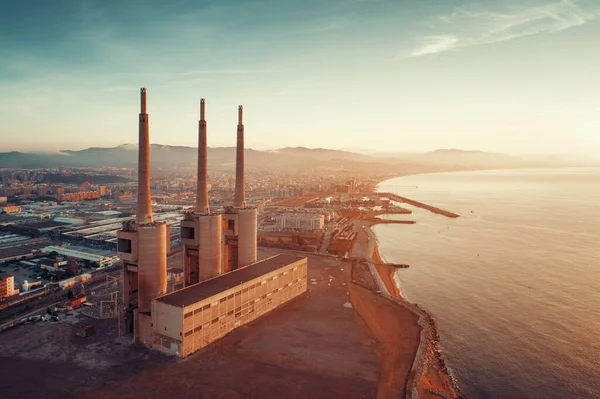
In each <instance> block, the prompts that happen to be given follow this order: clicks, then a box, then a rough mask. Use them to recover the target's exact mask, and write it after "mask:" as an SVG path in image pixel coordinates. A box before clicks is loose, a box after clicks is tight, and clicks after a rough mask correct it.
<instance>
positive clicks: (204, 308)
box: [202, 303, 210, 310]
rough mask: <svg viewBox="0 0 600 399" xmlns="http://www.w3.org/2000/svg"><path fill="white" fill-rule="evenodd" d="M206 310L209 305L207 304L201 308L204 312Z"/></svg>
mask: <svg viewBox="0 0 600 399" xmlns="http://www.w3.org/2000/svg"><path fill="white" fill-rule="evenodd" d="M208 308H210V303H209V304H208V305H204V306H203V307H202V310H206V309H208Z"/></svg>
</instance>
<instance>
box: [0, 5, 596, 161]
mask: <svg viewBox="0 0 600 399" xmlns="http://www.w3.org/2000/svg"><path fill="white" fill-rule="evenodd" d="M32 3H33V4H32ZM599 16H600V4H599V3H598V2H597V1H595V0H579V1H576V0H555V1H553V0H550V1H542V0H526V1H516V0H505V1H499V0H487V1H481V2H466V1H458V0H447V1H441V0H438V1H429V2H397V1H386V0H355V1H341V0H335V1H328V2H324V3H323V2H316V1H312V0H311V1H308V2H307V1H303V2H301V1H295V0H294V1H285V2H281V1H275V0H264V1H250V2H247V1H244V2H242V1H222V2H216V1H214V2H213V1H210V2H202V3H201V4H199V3H198V2H193V1H179V2H176V3H175V4H171V3H169V2H152V1H151V2H148V1H146V2H141V1H139V2H138V1H132V2H127V3H122V2H116V1H106V2H97V3H96V2H91V1H81V2H77V3H76V2H44V1H33V2H28V3H24V2H10V3H7V4H5V5H4V7H3V13H2V14H1V15H0V52H1V53H2V54H3V56H2V58H1V59H0V93H2V95H1V96H0V121H1V122H0V137H2V140H1V142H0V151H11V150H17V151H57V150H61V149H75V150H76V149H84V148H88V147H114V146H117V145H121V144H125V143H135V142H136V138H137V123H138V121H137V117H136V115H137V113H138V112H139V110H138V108H139V88H140V87H147V88H148V114H149V121H150V136H151V142H152V143H156V144H165V145H185V146H196V145H197V126H198V119H199V100H200V98H201V97H204V98H206V99H207V101H208V107H207V108H208V117H207V126H208V141H209V145H210V147H223V146H226V147H231V146H234V145H235V134H236V133H235V132H236V124H237V106H238V104H243V105H244V109H245V111H246V112H245V115H244V117H245V126H246V144H247V147H248V148H255V149H274V148H280V147H296V146H304V147H310V148H317V147H320V148H332V149H361V151H380V152H388V153H402V152H426V151H432V150H435V149H438V148H460V149H474V150H482V151H494V152H503V153H511V154H534V153H553V154H554V153H556V154H573V155H584V156H591V155H594V154H596V153H598V152H600V91H599V90H598V87H600V77H599V74H598V73H597V71H598V70H600V54H599V53H598V51H597V49H598V48H600V21H599V19H598V17H599ZM132 115H133V116H132Z"/></svg>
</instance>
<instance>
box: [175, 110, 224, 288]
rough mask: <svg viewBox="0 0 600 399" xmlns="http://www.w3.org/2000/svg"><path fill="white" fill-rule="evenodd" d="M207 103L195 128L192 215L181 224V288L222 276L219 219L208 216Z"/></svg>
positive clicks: (218, 216)
mask: <svg viewBox="0 0 600 399" xmlns="http://www.w3.org/2000/svg"><path fill="white" fill-rule="evenodd" d="M205 115H206V101H205V100H204V99H201V100H200V122H199V127H198V193H197V195H196V209H195V212H194V213H192V212H189V213H186V215H185V217H184V219H183V220H182V222H181V241H182V243H183V248H184V249H183V256H184V260H183V265H184V285H185V286H188V285H191V284H196V283H198V282H200V281H204V280H206V279H209V278H211V277H214V276H217V275H219V274H221V272H222V257H221V254H222V248H221V246H222V245H221V242H222V217H221V215H220V214H218V213H211V212H210V206H209V199H208V159H207V152H208V147H207V141H206V119H205V118H206V116H205Z"/></svg>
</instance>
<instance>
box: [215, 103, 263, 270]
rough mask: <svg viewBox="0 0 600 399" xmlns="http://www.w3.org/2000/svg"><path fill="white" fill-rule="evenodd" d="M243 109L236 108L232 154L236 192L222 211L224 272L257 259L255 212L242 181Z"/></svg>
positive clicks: (256, 220) (256, 217)
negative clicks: (231, 201)
mask: <svg viewBox="0 0 600 399" xmlns="http://www.w3.org/2000/svg"><path fill="white" fill-rule="evenodd" d="M243 112H244V109H243V107H242V106H241V105H240V106H239V108H238V126H237V146H236V157H235V194H234V199H233V206H230V207H226V208H225V211H224V213H223V222H224V226H225V227H224V229H223V230H224V239H223V269H224V271H225V272H228V271H231V270H235V269H237V268H239V267H243V266H247V265H250V264H252V263H254V262H256V243H257V242H256V240H257V233H258V231H257V229H258V215H257V212H256V209H255V208H251V207H248V206H247V204H246V187H245V181H244V172H245V170H244V122H243V116H244V114H243Z"/></svg>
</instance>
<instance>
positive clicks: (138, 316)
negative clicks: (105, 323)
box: [117, 88, 171, 345]
mask: <svg viewBox="0 0 600 399" xmlns="http://www.w3.org/2000/svg"><path fill="white" fill-rule="evenodd" d="M140 102H141V104H140V108H141V109H140V115H139V148H138V190H137V195H138V199H137V212H136V220H135V222H134V221H127V222H125V223H123V228H122V229H121V230H119V231H118V232H117V254H118V256H119V258H121V259H122V260H123V306H124V308H125V331H126V332H128V333H132V334H133V335H134V337H135V338H136V339H137V340H139V341H140V342H142V343H144V344H146V345H150V344H151V340H152V339H151V315H150V306H151V302H152V299H153V298H156V297H157V296H160V295H162V294H165V293H166V292H167V253H168V252H169V248H170V244H171V241H170V233H169V226H168V225H167V224H166V223H165V222H157V221H154V220H153V217H152V205H151V202H150V137H149V124H148V114H147V113H146V89H145V88H142V89H141V92H140Z"/></svg>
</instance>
